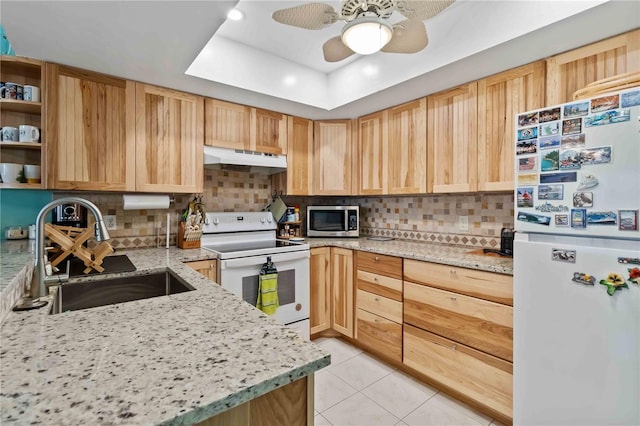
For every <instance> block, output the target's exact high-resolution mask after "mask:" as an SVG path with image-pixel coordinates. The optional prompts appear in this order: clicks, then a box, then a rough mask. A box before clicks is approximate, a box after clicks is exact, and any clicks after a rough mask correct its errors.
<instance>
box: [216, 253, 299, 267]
mask: <svg viewBox="0 0 640 426" xmlns="http://www.w3.org/2000/svg"><path fill="white" fill-rule="evenodd" d="M267 256H269V257H271V261H272V262H273V263H274V265H275V266H276V268H277V267H278V262H290V261H293V260H301V259H308V258H309V257H310V256H311V253H310V252H309V250H302V251H292V252H289V253H277V254H270V255H264V256H250V257H240V258H238V259H226V260H222V261H221V262H220V268H221V269H231V268H243V267H247V266H262V265H263V264H264V263H265V262H266V261H267Z"/></svg>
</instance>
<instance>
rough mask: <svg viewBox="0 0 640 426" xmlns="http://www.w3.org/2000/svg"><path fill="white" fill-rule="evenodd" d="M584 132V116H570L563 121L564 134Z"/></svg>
mask: <svg viewBox="0 0 640 426" xmlns="http://www.w3.org/2000/svg"><path fill="white" fill-rule="evenodd" d="M581 132H582V118H570V119H568V120H563V121H562V134H563V135H575V134H578V133H581Z"/></svg>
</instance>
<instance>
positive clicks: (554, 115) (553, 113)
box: [539, 107, 560, 123]
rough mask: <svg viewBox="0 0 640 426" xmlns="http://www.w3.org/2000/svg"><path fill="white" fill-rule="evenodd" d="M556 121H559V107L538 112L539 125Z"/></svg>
mask: <svg viewBox="0 0 640 426" xmlns="http://www.w3.org/2000/svg"><path fill="white" fill-rule="evenodd" d="M556 120H560V107H556V108H550V109H545V110H542V111H540V119H539V121H540V123H546V122H547V121H556Z"/></svg>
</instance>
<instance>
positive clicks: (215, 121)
mask: <svg viewBox="0 0 640 426" xmlns="http://www.w3.org/2000/svg"><path fill="white" fill-rule="evenodd" d="M204 102H205V103H204V108H205V132H204V133H205V139H204V143H205V144H206V145H210V146H218V147H221V148H233V149H251V139H250V138H251V137H250V135H249V133H250V130H249V129H250V128H251V108H250V107H248V106H245V105H238V104H233V103H230V102H223V101H219V100H217V99H211V98H206V99H205V101H204Z"/></svg>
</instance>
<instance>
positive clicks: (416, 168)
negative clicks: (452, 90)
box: [387, 98, 427, 194]
mask: <svg viewBox="0 0 640 426" xmlns="http://www.w3.org/2000/svg"><path fill="white" fill-rule="evenodd" d="M426 111H427V104H426V98H421V99H418V100H415V101H412V102H408V103H406V104H402V105H398V106H397V107H394V108H390V109H388V110H387V114H388V125H387V128H388V132H389V136H388V138H389V140H388V144H389V150H388V160H387V161H388V167H389V171H388V180H389V184H388V191H387V193H388V194H423V193H426V192H427V115H426Z"/></svg>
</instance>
